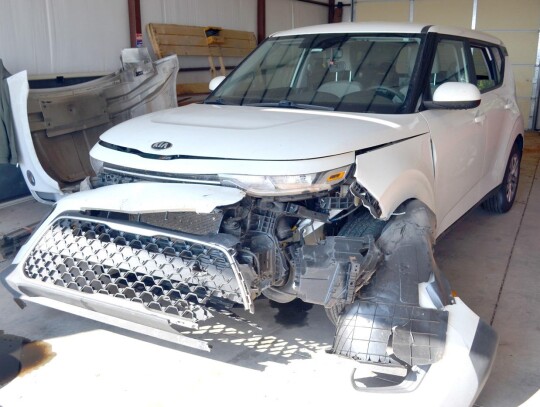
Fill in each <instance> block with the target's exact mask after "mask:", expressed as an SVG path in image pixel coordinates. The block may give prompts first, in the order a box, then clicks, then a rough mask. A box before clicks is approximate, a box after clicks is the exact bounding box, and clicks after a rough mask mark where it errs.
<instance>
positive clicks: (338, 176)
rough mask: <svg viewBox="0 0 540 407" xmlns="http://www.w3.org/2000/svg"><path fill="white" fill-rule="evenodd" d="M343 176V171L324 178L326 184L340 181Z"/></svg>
mask: <svg viewBox="0 0 540 407" xmlns="http://www.w3.org/2000/svg"><path fill="white" fill-rule="evenodd" d="M344 176H345V171H340V172H336V173H335V174H331V175H329V176H328V178H326V182H336V181H339V180H340V179H342V178H343V177H344Z"/></svg>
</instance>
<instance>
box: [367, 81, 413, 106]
mask: <svg viewBox="0 0 540 407" xmlns="http://www.w3.org/2000/svg"><path fill="white" fill-rule="evenodd" d="M367 90H375V94H377V95H379V96H382V97H385V98H388V99H390V100H392V101H393V99H394V98H398V100H399V101H400V102H404V101H405V95H404V94H403V93H401V92H400V91H397V90H395V89H392V88H389V87H387V86H381V85H379V86H371V87H369V88H367Z"/></svg>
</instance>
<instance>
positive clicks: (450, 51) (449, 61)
mask: <svg viewBox="0 0 540 407" xmlns="http://www.w3.org/2000/svg"><path fill="white" fill-rule="evenodd" d="M466 52H467V51H466V47H465V44H464V43H463V42H462V41H457V40H446V39H443V40H441V41H440V42H439V43H438V45H437V50H436V52H435V59H434V60H433V65H432V66H431V75H430V80H429V82H430V91H431V96H433V93H434V92H435V90H436V89H437V88H438V87H439V86H440V85H442V84H443V83H446V82H470V80H469V69H468V66H467V57H466V55H467V53H466Z"/></svg>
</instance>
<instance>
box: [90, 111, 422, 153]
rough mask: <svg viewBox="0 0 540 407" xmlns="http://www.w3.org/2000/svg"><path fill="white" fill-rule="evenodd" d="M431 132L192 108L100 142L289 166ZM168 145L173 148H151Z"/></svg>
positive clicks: (315, 115) (342, 117)
mask: <svg viewBox="0 0 540 407" xmlns="http://www.w3.org/2000/svg"><path fill="white" fill-rule="evenodd" d="M427 131H428V127H427V124H426V123H425V122H424V121H423V119H422V118H421V117H420V115H417V114H411V115H375V114H359V113H346V112H331V111H318V110H317V111H315V110H304V109H290V108H287V109H284V108H267V107H250V106H220V105H204V104H193V105H189V106H184V107H179V108H175V109H170V110H164V111H160V112H155V113H151V114H148V115H145V116H141V117H138V118H135V119H132V120H129V121H127V122H124V123H121V124H119V125H118V126H115V127H113V128H112V129H110V130H108V131H107V132H105V133H104V134H103V135H102V136H101V140H102V141H104V142H106V143H110V144H114V145H116V146H120V147H124V148H129V149H131V150H132V151H133V150H137V151H139V152H142V153H147V154H154V155H155V154H157V155H161V156H183V157H186V158H189V157H190V156H193V157H205V158H227V159H238V160H265V161H286V160H302V159H314V158H322V157H329V156H334V155H338V154H343V153H345V152H351V151H356V150H361V149H364V148H369V147H373V146H377V145H381V144H385V143H390V142H393V141H397V140H400V139H404V138H408V137H412V136H415V135H418V134H422V133H425V132H427ZM164 141H165V142H168V143H171V144H172V146H171V147H169V148H167V149H163V150H159V149H154V148H152V144H154V143H160V142H164Z"/></svg>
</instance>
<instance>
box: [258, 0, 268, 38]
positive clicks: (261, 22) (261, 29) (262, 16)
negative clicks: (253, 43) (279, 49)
mask: <svg viewBox="0 0 540 407" xmlns="http://www.w3.org/2000/svg"><path fill="white" fill-rule="evenodd" d="M265 38H266V0H257V43H258V44H260V43H261V42H263V41H264V39H265Z"/></svg>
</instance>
